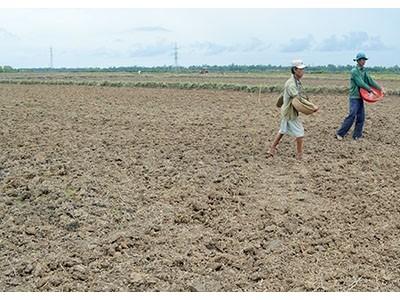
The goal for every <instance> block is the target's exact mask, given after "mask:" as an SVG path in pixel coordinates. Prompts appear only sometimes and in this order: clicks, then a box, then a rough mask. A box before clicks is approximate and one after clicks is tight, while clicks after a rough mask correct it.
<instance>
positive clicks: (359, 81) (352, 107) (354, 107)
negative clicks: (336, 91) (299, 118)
mask: <svg viewBox="0 0 400 300" xmlns="http://www.w3.org/2000/svg"><path fill="white" fill-rule="evenodd" d="M353 60H354V61H356V62H357V66H355V67H354V68H353V69H352V70H351V78H350V95H349V114H348V116H347V117H346V118H345V119H344V120H343V123H342V126H341V127H340V128H339V129H338V131H337V132H336V138H337V139H338V140H343V138H344V137H345V136H346V134H347V132H348V131H349V130H350V128H351V126H352V125H353V123H354V121H355V126H354V132H353V140H358V139H360V138H362V133H363V128H364V121H365V109H364V101H363V99H362V98H361V95H360V88H364V89H366V90H367V91H368V92H370V93H371V92H372V93H374V91H373V90H372V89H371V87H374V88H376V89H378V90H380V91H382V92H384V91H383V89H382V88H381V87H380V86H379V84H377V83H376V82H375V81H374V80H373V79H372V78H371V76H369V74H368V73H367V71H366V70H365V68H364V65H365V63H366V61H367V60H368V58H367V56H366V55H365V53H363V52H359V53H357V55H356V58H354V59H353Z"/></svg>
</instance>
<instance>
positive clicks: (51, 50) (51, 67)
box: [50, 47, 53, 69]
mask: <svg viewBox="0 0 400 300" xmlns="http://www.w3.org/2000/svg"><path fill="white" fill-rule="evenodd" d="M50 69H53V47H50Z"/></svg>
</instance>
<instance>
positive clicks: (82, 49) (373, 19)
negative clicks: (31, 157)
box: [0, 8, 400, 68]
mask: <svg viewBox="0 0 400 300" xmlns="http://www.w3.org/2000/svg"><path fill="white" fill-rule="evenodd" d="M0 20H1V21H0V45H1V47H0V65H9V66H12V67H14V68H36V67H49V66H50V47H52V51H53V66H54V67H113V66H114V67H118V66H163V65H175V59H174V52H175V50H174V48H175V45H176V46H177V55H178V65H180V66H190V65H205V64H207V65H228V64H240V65H253V64H262V65H268V64H271V65H283V66H287V65H290V62H291V61H292V60H293V59H302V60H303V61H304V63H305V64H307V65H314V66H315V65H327V64H334V65H347V64H353V58H354V57H355V55H356V53H357V52H358V51H364V52H365V53H366V54H367V56H368V57H369V60H368V65H369V66H387V67H388V66H394V65H400V55H398V53H399V51H400V38H399V36H400V35H399V28H400V9H399V8H386V9H384V8H363V9H362V8H354V9H353V8H319V9H317V8H305V9H299V8H280V9H278V8H186V9H184V8H164V9H156V8H103V9H102V8H77V9H74V8H47V9H40V8H0Z"/></svg>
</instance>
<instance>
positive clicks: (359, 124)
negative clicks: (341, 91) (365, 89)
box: [353, 100, 365, 140]
mask: <svg viewBox="0 0 400 300" xmlns="http://www.w3.org/2000/svg"><path fill="white" fill-rule="evenodd" d="M364 122H365V108H364V101H363V100H360V101H359V103H358V110H357V114H356V125H355V127H354V132H353V139H355V140H356V139H359V138H361V137H362V132H363V129H364Z"/></svg>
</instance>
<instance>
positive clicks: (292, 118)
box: [268, 60, 306, 160]
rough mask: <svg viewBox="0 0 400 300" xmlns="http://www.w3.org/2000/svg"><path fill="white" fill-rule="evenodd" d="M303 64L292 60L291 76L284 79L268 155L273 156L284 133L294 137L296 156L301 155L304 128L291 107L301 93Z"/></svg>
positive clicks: (300, 156) (295, 111) (299, 158)
mask: <svg viewBox="0 0 400 300" xmlns="http://www.w3.org/2000/svg"><path fill="white" fill-rule="evenodd" d="M305 67H306V65H305V64H303V62H302V61H301V60H293V62H292V68H291V72H292V76H291V77H290V78H289V79H288V80H287V81H286V83H285V87H284V90H283V104H282V106H281V123H280V127H279V132H278V134H277V135H276V137H275V140H274V142H273V143H272V146H271V148H270V150H269V152H268V154H269V156H274V155H275V153H276V151H277V147H278V145H279V142H280V141H281V139H282V137H283V136H284V135H285V134H288V135H290V136H294V137H295V138H296V158H297V159H298V160H301V159H302V156H303V140H304V128H303V124H302V123H301V121H300V119H299V113H298V111H297V110H296V109H295V108H294V107H293V105H292V100H293V99H294V98H295V97H300V96H301V94H302V85H301V82H300V79H301V78H302V77H303V75H304V68H305Z"/></svg>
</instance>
